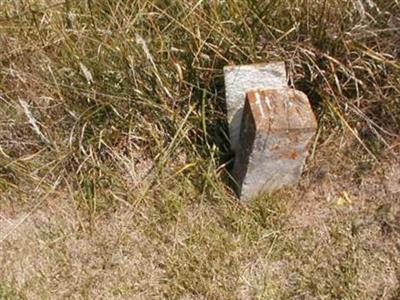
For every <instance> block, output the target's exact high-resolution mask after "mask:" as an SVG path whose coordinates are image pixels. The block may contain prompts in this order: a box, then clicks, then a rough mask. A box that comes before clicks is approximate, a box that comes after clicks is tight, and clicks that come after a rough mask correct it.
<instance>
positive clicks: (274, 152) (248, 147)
mask: <svg viewBox="0 0 400 300" xmlns="http://www.w3.org/2000/svg"><path fill="white" fill-rule="evenodd" d="M316 128H317V121H316V119H315V116H314V114H313V112H312V109H311V107H310V104H309V101H308V98H307V96H306V95H305V94H303V93H302V92H300V91H297V90H294V89H290V88H280V89H262V90H261V89H260V90H253V91H250V92H248V93H247V97H246V101H245V105H244V110H243V118H242V123H241V129H240V135H239V144H238V150H237V153H236V158H235V165H234V170H233V175H234V177H235V179H236V181H237V184H238V194H239V196H240V198H241V199H242V200H248V199H250V198H252V197H254V196H257V195H258V194H260V193H271V192H274V191H275V190H277V189H279V188H281V187H284V186H288V185H294V184H296V183H297V182H298V181H299V179H300V176H301V173H302V169H303V165H304V162H305V159H306V156H307V153H308V150H309V146H310V142H311V140H312V138H313V136H314V134H315V132H316Z"/></svg>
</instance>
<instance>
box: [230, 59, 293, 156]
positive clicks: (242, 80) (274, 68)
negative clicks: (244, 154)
mask: <svg viewBox="0 0 400 300" xmlns="http://www.w3.org/2000/svg"><path fill="white" fill-rule="evenodd" d="M224 75H225V91H226V103H227V110H228V123H229V135H230V139H231V148H232V150H234V151H236V148H237V145H238V142H239V131H240V124H241V122H242V112H243V106H244V99H245V98H246V93H247V92H248V91H250V90H252V89H258V88H280V87H286V86H287V80H286V69H285V63H284V62H276V63H270V64H256V65H242V66H226V67H224Z"/></svg>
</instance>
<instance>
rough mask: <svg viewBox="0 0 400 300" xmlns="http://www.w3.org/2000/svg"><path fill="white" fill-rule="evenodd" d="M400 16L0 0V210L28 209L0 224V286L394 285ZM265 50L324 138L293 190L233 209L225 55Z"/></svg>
mask: <svg viewBox="0 0 400 300" xmlns="http://www.w3.org/2000/svg"><path fill="white" fill-rule="evenodd" d="M368 3H370V4H371V5H369V4H368ZM399 15H400V6H399V4H398V3H397V1H387V0H375V1H358V0H354V1H344V0H333V1H327V0H317V1H306V0H296V1H282V0H271V1H251V0H246V1H233V0H228V1H190V0H184V1H156V0H142V1H138V0H127V1H110V0H99V1H92V0H87V1H76V0H67V1H60V2H58V1H40V0H22V1H3V2H0V45H1V47H0V217H3V218H0V222H2V223H0V225H3V224H5V225H4V226H3V228H6V229H7V228H8V227H7V226H9V225H7V224H9V223H10V222H11V223H13V222H14V221H15V220H17V221H18V220H19V219H18V218H19V217H21V214H24V213H25V212H29V215H28V216H27V218H26V222H23V223H22V224H21V225H20V227H21V228H25V227H24V226H28V225H26V223H27V222H32V224H31V223H29V224H31V225H29V226H31V227H29V226H28V227H27V228H26V230H25V231H24V230H15V232H13V233H12V234H9V235H7V239H5V240H4V241H2V240H1V237H2V235H1V234H3V231H2V230H3V229H2V228H1V227H0V233H1V234H0V254H1V255H0V258H1V260H4V264H3V265H4V268H5V270H6V272H0V297H3V298H6V299H7V297H9V298H13V297H14V298H15V297H16V296H15V295H21V297H25V298H27V299H31V298H37V299H41V298H63V297H65V298H68V297H72V296H74V297H76V298H82V299H91V298H110V297H111V298H112V297H114V298H125V299H126V298H128V299H131V298H139V299H140V298H145V299H148V298H159V299H164V298H172V299H192V298H193V299H201V298H202V297H203V298H205V299H235V298H238V299H292V298H293V299H380V298H384V299H396V295H398V293H399V292H398V290H399V287H398V286H399V284H398V281H399V280H400V273H399V269H398V267H396V265H399V264H398V247H397V246H396V245H398V241H399V233H400V232H399V230H398V228H399V225H398V222H397V221H396V216H398V211H399V204H398V201H397V199H398V194H396V192H393V191H395V190H396V184H397V183H396V182H397V181H396V180H397V178H398V177H396V176H398V173H396V171H395V168H394V167H395V166H397V165H398V158H397V157H398V154H399V149H400V147H399V135H398V133H399V132H400V103H399V99H400V92H399V83H400V82H399V78H400V63H399V57H400V53H399V50H398V44H399V38H398V35H399V26H400V20H399V17H398V16H399ZM277 60H279V61H282V60H283V61H285V62H286V65H287V70H288V74H289V83H290V85H291V86H293V87H296V88H298V89H300V90H302V91H304V92H305V93H306V94H307V95H308V96H309V98H310V101H311V104H312V107H313V109H314V112H315V114H316V115H317V118H318V121H319V129H318V138H317V140H316V142H315V145H314V148H313V152H312V155H311V156H310V158H309V161H308V164H307V167H306V170H305V174H304V176H303V180H302V183H301V185H300V187H298V188H296V189H292V190H288V191H283V192H282V193H278V194H276V195H272V196H268V197H267V196H266V197H261V198H260V199H256V200H255V201H254V202H252V203H250V204H245V205H242V204H240V203H238V202H237V200H236V197H235V195H234V193H233V191H232V189H231V187H230V185H229V175H228V173H229V172H228V171H229V168H230V166H231V162H232V158H233V155H232V153H231V152H230V150H229V149H230V147H229V138H228V132H227V124H226V114H225V110H226V108H225V96H224V84H223V73H222V68H223V66H225V65H227V64H247V63H259V62H270V61H277ZM390 168H394V169H393V170H392V171H390V170H391V169H390ZM389 169H390V170H389ZM396 174H397V175H396ZM343 191H347V192H348V193H349V195H350V196H351V197H353V198H354V202H353V203H352V204H351V205H345V206H344V207H336V206H335V203H337V199H338V198H339V197H340V196H341V195H342V193H343ZM381 206H383V207H388V209H386V210H385V212H384V213H383V217H382V210H381V209H379V208H380V207H381ZM42 214H44V215H47V217H43V216H42ZM125 214H128V215H129V217H127V218H125ZM55 216H57V217H55ZM393 216H394V217H393ZM119 218H122V219H123V221H121V220H120V219H119ZM9 220H11V221H10V222H9ZM3 221H4V223H3ZM11 223H10V224H11ZM354 224H361V225H354ZM43 226H44V227H43ZM63 226H66V227H65V228H63ZM354 226H355V227H354ZM32 228H38V229H37V230H36V231H33V232H31V231H30V229H32ZM43 228H48V232H47V231H46V230H45V229H43ZM352 228H353V229H354V228H357V230H359V232H360V233H359V234H354V233H353V231H354V230H353V229H352ZM380 229H382V230H380ZM4 230H5V229H4ZM357 230H356V231H357ZM6 232H8V231H6ZM21 232H22V233H21ZM24 232H26V235H24V234H23V233H24ZM357 232H358V231H357ZM106 233H108V234H106ZM130 233H132V234H130ZM135 234H136V235H137V236H138V237H137V238H138V240H140V243H142V245H139V246H138V244H137V243H138V242H137V241H136V237H135V236H134V235H135ZM10 240H11V241H13V242H10ZM321 241H323V243H322V242H321ZM13 243H14V245H15V246H13ZM74 245H77V246H76V247H78V246H81V247H82V249H81V250H82V252H81V253H76V252H75V251H74V247H75V246H74ZM18 249H19V250H18ZM40 253H41V254H40ZM117 254H118V255H117ZM115 255H116V256H118V257H117V258H116V257H114V256H115ZM5 257H11V258H10V259H9V260H6V258H5ZM21 257H26V259H27V260H22V262H21V265H22V266H25V267H26V266H29V265H34V266H36V269H38V271H37V272H36V271H33V270H31V269H29V268H27V270H26V271H24V270H21V269H19V267H18V261H19V260H20V259H21ZM43 257H46V258H47V259H45V260H44V261H42V259H43ZM0 265H1V264H0ZM0 269H1V267H0ZM77 274H80V275H79V276H78V275H77ZM24 276H25V277H26V278H28V279H29V280H28V281H24V280H22V279H21V278H22V277H24ZM25 277H24V278H25ZM2 282H4V287H5V288H2V287H3V283H2ZM9 286H12V287H13V288H12V289H11V288H8V287H9ZM3 290H4V292H3ZM14 290H15V293H14ZM1 293H3V294H4V295H5V296H3V294H1ZM396 293H397V294H396ZM8 295H11V296H8Z"/></svg>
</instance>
